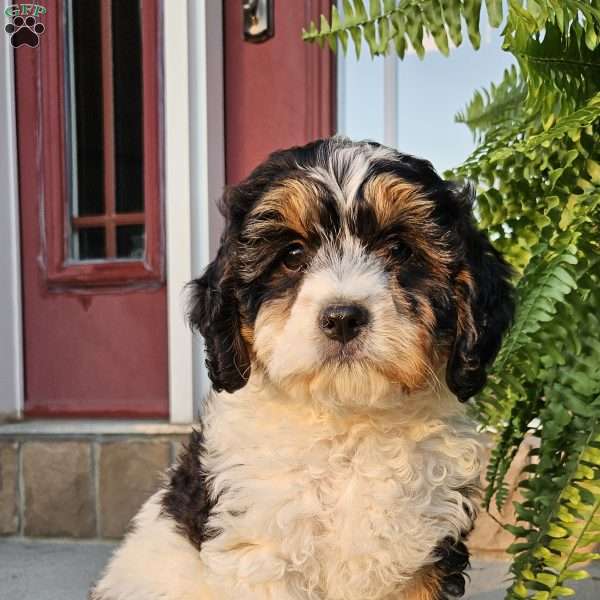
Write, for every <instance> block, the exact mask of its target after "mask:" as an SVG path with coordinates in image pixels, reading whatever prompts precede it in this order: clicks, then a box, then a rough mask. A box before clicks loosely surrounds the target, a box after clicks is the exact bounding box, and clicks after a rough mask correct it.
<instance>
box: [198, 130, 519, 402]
mask: <svg viewBox="0 0 600 600" xmlns="http://www.w3.org/2000/svg"><path fill="white" fill-rule="evenodd" d="M473 198H474V193H473V190H472V188H471V187H469V186H466V187H458V186H457V185H455V184H453V183H450V182H448V181H444V180H442V179H441V178H440V177H439V176H438V175H437V173H436V172H435V170H434V169H433V167H432V166H431V164H430V163H429V162H427V161H424V160H421V159H417V158H414V157H412V156H408V155H405V154H400V153H398V152H396V151H394V150H391V149H389V148H385V147H383V146H380V145H378V144H375V143H369V142H360V143H354V142H351V141H349V140H347V139H343V138H332V139H327V140H321V141H317V142H314V143H311V144H309V145H307V146H304V147H300V148H292V149H290V150H285V151H281V152H277V153H275V154H273V155H271V156H270V157H269V159H268V160H267V161H266V162H264V163H263V164H262V165H260V166H259V167H258V168H257V169H256V170H255V171H254V172H253V173H252V174H251V175H250V176H249V177H248V178H247V179H246V180H245V181H243V182H242V183H241V184H240V185H238V186H236V187H233V188H230V189H229V190H228V191H227V192H226V194H225V197H224V200H223V210H224V214H225V217H226V220H227V222H226V228H225V232H224V234H223V238H222V242H221V247H220V250H219V253H218V256H217V257H216V259H215V260H214V262H213V263H212V264H211V265H209V267H208V269H207V270H206V272H205V273H204V275H203V276H202V277H201V278H199V279H197V280H195V281H193V282H192V283H191V286H192V289H193V295H192V305H191V309H190V320H191V323H192V324H193V326H194V327H195V328H197V329H198V330H199V331H200V333H202V335H203V336H204V338H205V341H206V350H207V357H208V358H207V366H208V369H209V374H210V377H211V379H212V382H213V384H214V387H215V389H217V390H226V391H228V392H233V391H235V390H237V389H239V388H241V387H243V386H244V385H245V383H246V382H247V380H248V378H249V376H250V372H251V370H252V369H256V370H260V371H261V372H262V373H263V374H264V376H266V377H268V379H269V380H270V381H271V382H272V383H274V384H276V385H278V386H281V387H282V388H283V389H286V390H287V391H290V392H292V391H301V392H302V393H304V394H307V393H308V394H310V395H313V396H315V397H323V398H329V399H333V400H334V401H335V402H337V403H342V404H357V403H358V404H369V405H377V404H378V403H381V402H384V401H385V399H386V398H390V397H392V396H394V395H395V396H397V395H398V393H403V394H410V393H413V392H417V391H421V390H426V389H427V388H429V387H433V386H435V385H436V384H437V383H439V376H442V377H444V376H445V380H446V383H447V385H448V387H449V388H450V390H451V391H452V392H454V394H456V396H457V397H458V398H459V399H461V400H465V399H467V398H469V397H471V396H472V395H474V394H475V393H477V392H478V391H479V390H480V389H481V388H482V387H483V385H484V383H485V379H486V369H487V367H488V366H489V365H490V363H491V361H492V360H493V359H494V357H495V355H496V353H497V352H498V349H499V347H500V343H501V339H502V335H503V333H504V332H505V330H506V328H507V327H508V325H509V322H510V319H511V317H512V312H513V299H512V290H511V286H510V283H509V276H510V270H509V268H508V266H507V265H506V263H505V262H504V261H503V260H502V258H501V257H500V255H499V254H498V253H497V252H496V250H494V248H493V247H492V245H491V244H490V242H489V241H488V239H487V237H486V236H485V235H484V234H483V233H482V232H480V231H478V230H477V228H476V226H475V223H474V219H473V215H472V204H473Z"/></svg>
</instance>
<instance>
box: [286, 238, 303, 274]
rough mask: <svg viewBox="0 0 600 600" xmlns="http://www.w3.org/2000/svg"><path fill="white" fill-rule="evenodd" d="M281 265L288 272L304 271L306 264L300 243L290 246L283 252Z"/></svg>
mask: <svg viewBox="0 0 600 600" xmlns="http://www.w3.org/2000/svg"><path fill="white" fill-rule="evenodd" d="M282 263H283V266H284V267H285V268H286V269H287V270H288V271H294V272H300V271H304V269H306V264H307V256H306V250H305V249H304V246H303V245H302V244H300V243H295V244H290V245H289V246H288V247H287V248H286V249H285V251H284V255H283V258H282Z"/></svg>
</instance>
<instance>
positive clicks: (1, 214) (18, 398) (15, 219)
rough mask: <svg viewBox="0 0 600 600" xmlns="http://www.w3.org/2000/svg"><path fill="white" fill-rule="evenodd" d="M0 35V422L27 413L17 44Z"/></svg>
mask: <svg viewBox="0 0 600 600" xmlns="http://www.w3.org/2000/svg"><path fill="white" fill-rule="evenodd" d="M1 38H2V39H1V40H0V83H1V85H0V89H2V90H4V93H0V156H1V157H2V160H1V161H0V181H2V186H3V194H2V195H3V201H2V202H0V239H3V240H6V241H7V242H8V243H7V244H6V245H5V248H6V254H5V255H4V256H0V281H2V286H1V288H0V306H2V307H3V309H2V311H1V312H0V330H1V331H3V332H6V334H5V335H4V336H3V339H2V341H1V342H0V421H2V419H4V418H7V419H20V418H21V416H22V414H23V404H24V386H23V373H24V363H23V326H22V312H21V242H20V223H19V189H18V181H19V179H18V168H17V120H16V110H15V79H14V62H13V48H12V46H11V45H10V43H9V39H10V38H9V36H8V35H2V36H1Z"/></svg>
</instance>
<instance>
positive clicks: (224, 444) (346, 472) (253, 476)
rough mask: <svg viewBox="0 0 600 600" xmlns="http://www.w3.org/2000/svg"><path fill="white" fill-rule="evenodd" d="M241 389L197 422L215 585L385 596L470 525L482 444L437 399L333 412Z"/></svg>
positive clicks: (241, 592) (293, 594) (288, 593)
mask: <svg viewBox="0 0 600 600" xmlns="http://www.w3.org/2000/svg"><path fill="white" fill-rule="evenodd" d="M250 390H252V385H251V384H250V386H249V387H248V388H246V391H245V392H244V391H241V392H238V393H237V394H235V395H233V396H230V395H223V396H222V397H219V399H218V402H214V403H213V404H212V406H211V409H210V411H209V413H208V415H207V418H206V420H205V423H206V428H205V436H206V453H205V455H204V456H203V464H204V467H205V468H206V470H207V472H208V473H210V482H211V486H212V493H213V494H214V496H215V497H218V501H217V503H216V506H215V508H214V509H213V511H212V514H211V517H210V519H209V525H210V527H212V528H214V530H215V531H217V532H218V533H217V535H216V536H215V537H214V538H213V539H211V540H209V541H206V542H205V543H204V545H203V548H202V553H201V555H202V559H203V561H204V562H205V563H206V565H207V566H208V567H209V570H210V571H211V573H212V574H213V576H214V580H213V585H214V586H215V587H219V588H220V589H222V590H223V594H231V593H233V595H234V596H235V595H236V594H237V597H244V598H252V597H253V596H252V590H253V588H255V587H257V586H259V587H260V589H261V592H260V593H261V594H262V595H261V596H260V597H261V598H262V597H264V587H265V586H270V587H272V593H273V598H275V597H276V598H315V599H320V598H327V599H331V600H337V599H344V600H354V599H356V600H358V599H359V598H360V599H361V600H364V599H365V598H371V599H384V598H387V597H389V596H390V594H393V593H394V592H395V591H396V592H399V591H400V590H401V589H402V588H403V586H404V585H405V584H406V583H407V582H408V581H409V580H410V579H411V578H412V577H413V576H414V575H415V573H416V572H417V571H418V570H419V569H420V568H421V567H423V566H424V565H427V564H429V563H431V562H432V561H433V560H434V557H432V555H431V551H432V548H435V546H436V545H437V544H438V543H439V542H440V541H442V540H443V539H444V538H446V537H447V536H454V537H456V538H458V537H459V536H460V534H461V532H464V531H468V530H469V529H470V526H471V522H472V518H473V512H474V511H473V506H472V504H471V501H470V500H469V498H468V497H466V496H465V495H464V492H465V490H466V489H467V488H472V487H473V486H474V485H476V481H477V479H478V475H479V445H478V443H477V441H476V439H475V436H474V433H473V431H472V430H471V428H470V427H469V426H468V425H467V424H466V422H465V421H464V420H463V419H462V418H460V417H459V416H457V415H456V414H455V415H454V416H453V417H449V418H446V419H442V418H440V417H439V414H440V410H443V408H442V406H441V405H443V404H444V402H440V399H439V398H437V397H436V398H426V397H423V398H419V397H417V398H415V397H412V398H411V399H410V401H411V406H405V407H403V408H402V409H400V410H397V411H395V412H394V413H393V414H386V415H385V418H383V416H379V417H378V416H376V415H370V416H364V415H363V416H359V415H354V416H351V415H345V416H335V417H334V416H332V415H328V416H326V415H325V414H323V413H319V412H317V411H316V410H315V409H314V408H312V407H308V406H304V407H301V406H298V405H297V403H296V402H293V405H290V402H292V401H290V400H289V399H287V403H286V400H282V399H280V398H265V394H264V390H263V394H257V393H256V390H254V391H253V392H252V391H250ZM454 405H455V403H454ZM454 412H456V411H454ZM436 413H437V414H436ZM234 596H232V597H234ZM226 597H228V596H226ZM395 597H397V596H395Z"/></svg>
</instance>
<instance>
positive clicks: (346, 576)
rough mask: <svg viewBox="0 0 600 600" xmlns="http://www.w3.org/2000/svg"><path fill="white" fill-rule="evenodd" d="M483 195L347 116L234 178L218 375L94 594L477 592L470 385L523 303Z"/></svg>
mask: <svg viewBox="0 0 600 600" xmlns="http://www.w3.org/2000/svg"><path fill="white" fill-rule="evenodd" d="M473 199H474V192H473V189H472V188H471V187H470V186H468V185H467V186H463V187H460V186H458V185H456V184H454V183H451V182H448V181H444V180H442V179H441V178H440V177H439V176H438V175H437V173H436V172H435V170H434V169H433V167H432V166H431V164H430V163H429V162H427V161H425V160H421V159H418V158H414V157H412V156H408V155H406V154H400V153H399V152H396V151H395V150H392V149H390V148H386V147H383V146H380V145H379V144H375V143H372V142H358V143H354V142H352V141H350V140H348V139H345V138H340V137H335V138H332V139H325V140H319V141H316V142H314V143H311V144H308V145H306V146H303V147H296V148H292V149H290V150H285V151H281V152H276V153H274V154H273V155H271V156H270V157H269V159H268V160H267V161H266V162H264V163H263V164H262V165H260V166H259V167H258V168H257V169H256V170H255V171H254V172H253V173H252V174H251V175H250V176H249V177H248V178H247V179H246V180H245V181H243V182H242V183H241V184H239V185H238V186H235V187H232V188H230V189H229V190H228V191H227V192H226V193H225V197H224V199H223V212H224V215H225V217H226V228H225V232H224V234H223V237H222V241H221V247H220V250H219V252H218V255H217V257H216V259H215V260H214V262H213V263H212V264H210V265H209V267H208V268H207V270H206V272H205V273H204V275H203V276H202V277H200V278H199V279H197V280H195V281H193V282H192V283H191V284H190V287H191V298H192V299H191V308H190V313H189V318H190V321H191V323H192V325H193V326H194V327H195V328H196V329H197V330H198V331H199V332H200V333H201V334H202V335H203V336H204V339H205V342H206V355H207V361H206V364H207V367H208V371H209V374H210V377H211V380H212V382H213V387H214V393H213V394H212V396H211V397H210V398H209V399H208V401H207V404H206V407H205V414H204V416H203V419H202V430H201V431H199V432H197V433H194V434H193V435H192V437H191V440H190V443H189V446H188V447H187V450H186V451H185V452H184V453H183V454H182V456H181V457H180V458H179V462H178V464H177V465H176V466H175V467H174V468H173V469H172V471H171V473H170V480H169V482H168V484H166V486H165V488H164V489H162V490H161V491H159V492H158V493H156V494H155V495H154V496H153V497H152V498H151V499H150V500H149V501H148V502H147V503H146V504H145V506H144V507H143V508H142V509H141V511H140V513H139V514H138V515H137V516H136V517H135V519H134V521H133V525H132V530H131V531H130V533H129V534H128V535H127V537H126V539H125V541H124V543H123V545H122V546H121V547H120V549H118V550H117V552H116V553H115V555H114V557H113V559H112V561H111V562H110V564H109V566H108V568H107V570H106V572H105V574H104V576H103V578H102V579H101V581H100V582H99V583H98V584H97V586H96V587H95V589H94V590H93V592H92V593H91V598H92V599H93V600H230V599H231V600H233V599H236V600H267V599H268V600H442V599H447V598H453V597H458V596H460V595H462V593H463V592H464V579H463V575H462V571H463V570H464V569H465V568H466V567H467V565H468V553H467V550H466V547H465V545H464V539H465V537H466V535H467V534H468V532H469V531H470V530H471V528H472V525H473V519H474V518H475V512H476V508H475V506H476V494H477V487H478V481H479V476H480V460H479V454H480V446H479V444H478V441H477V436H476V434H475V431H474V428H473V426H472V425H471V424H470V423H469V421H468V420H467V419H466V417H465V416H464V414H463V410H462V409H461V408H462V405H461V403H460V402H458V401H464V400H467V399H468V398H470V397H471V396H473V395H474V394H475V393H477V392H478V391H479V390H480V389H481V388H482V386H483V385H484V383H485V380H486V369H487V367H488V366H489V365H490V363H491V362H492V360H493V359H494V357H495V355H496V353H497V351H498V349H499V347H500V343H501V339H502V335H503V333H504V332H505V330H506V329H507V327H508V325H509V322H510V320H511V317H512V312H513V296H512V288H511V285H510V283H509V279H510V270H509V268H508V266H507V264H506V263H505V262H504V261H503V259H502V258H501V257H500V255H499V254H498V252H496V250H494V248H493V247H492V245H491V244H490V242H489V241H488V239H487V237H486V236H485V235H484V233H482V232H480V231H478V230H477V228H476V226H475V222H474V219H473V215H472V205H473ZM457 399H458V401H457Z"/></svg>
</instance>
